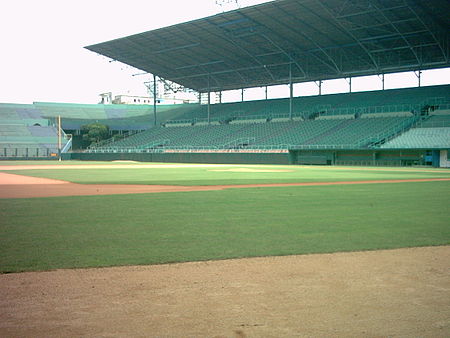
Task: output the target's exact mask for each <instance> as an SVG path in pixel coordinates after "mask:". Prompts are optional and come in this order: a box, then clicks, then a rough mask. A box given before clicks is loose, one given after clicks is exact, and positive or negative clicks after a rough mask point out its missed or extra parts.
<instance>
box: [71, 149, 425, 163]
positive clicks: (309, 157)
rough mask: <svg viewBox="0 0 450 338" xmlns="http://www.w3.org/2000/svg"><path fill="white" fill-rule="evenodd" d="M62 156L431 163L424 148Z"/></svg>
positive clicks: (75, 155)
mask: <svg viewBox="0 0 450 338" xmlns="http://www.w3.org/2000/svg"><path fill="white" fill-rule="evenodd" d="M63 159H73V160H83V161H114V160H131V161H140V162H168V163H224V164H233V163H239V164H300V165H356V166H394V167H400V166H415V165H428V166H432V165H433V161H432V159H431V157H430V151H427V150H415V149H412V150H411V149H409V150H384V149H383V150H339V151H337V150H291V151H290V152H289V153H72V154H63Z"/></svg>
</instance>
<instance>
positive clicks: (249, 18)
mask: <svg viewBox="0 0 450 338" xmlns="http://www.w3.org/2000/svg"><path fill="white" fill-rule="evenodd" d="M449 12H450V4H449V3H448V1H445V0H436V1H424V0H417V1H409V0H393V1H389V2H386V1H380V0H366V1H361V2H348V1H342V0H332V1H326V2H324V1H317V0H277V1H271V2H267V3H263V4H260V5H256V6H251V7H246V8H241V9H237V10H233V11H229V12H224V13H221V14H217V15H214V16H211V17H207V18H202V19H198V20H194V21H190V22H186V23H181V24H177V25H174V26H169V27H165V28H160V29H156V30H152V31H148V32H144V33H140V34H136V35H132V36H128V37H124V38H119V39H116V40H112V41H107V42H103V43H99V44H96V45H92V46H88V47H86V48H87V49H89V50H91V51H93V52H96V53H98V54H101V55H103V56H106V57H108V58H110V59H112V60H117V61H120V62H123V63H125V64H127V65H130V66H132V67H135V68H138V69H141V70H143V71H145V72H148V73H149V74H153V75H154V78H155V79H156V77H158V78H162V79H165V80H168V81H171V82H173V83H177V84H180V85H182V86H184V87H185V88H190V89H192V90H195V91H196V92H198V93H199V96H200V100H199V103H197V104H178V105H158V106H156V104H155V105H154V106H152V105H136V106H134V105H133V106H131V105H130V106H128V105H111V104H110V105H103V104H99V105H80V104H63V103H41V102H37V103H34V104H32V105H10V104H0V112H1V120H0V156H2V157H4V158H9V157H14V156H17V157H20V156H25V157H34V156H39V155H40V156H44V155H47V156H48V154H49V153H50V152H51V153H54V152H55V150H54V149H52V148H51V146H50V144H51V143H52V142H50V141H49V140H50V139H51V138H53V145H54V140H55V135H56V134H57V129H58V128H57V125H56V124H55V119H56V117H58V116H60V117H61V121H62V122H61V128H62V130H63V131H64V132H63V133H62V134H64V135H66V134H71V135H73V137H72V138H73V140H74V141H73V142H74V143H75V145H76V142H75V139H76V136H79V135H80V131H81V129H82V126H83V125H86V124H89V123H91V122H99V123H102V124H105V125H107V126H108V127H109V131H110V136H111V138H110V139H108V140H105V141H101V142H98V143H94V144H92V145H90V146H89V148H88V149H84V150H82V149H78V150H77V148H79V147H78V146H74V148H75V149H74V150H77V151H69V149H70V147H71V146H73V143H72V141H70V142H69V141H66V142H65V143H64V149H63V153H64V154H63V157H65V158H74V159H89V160H91V159H92V160H93V159H97V160H112V159H130V160H142V161H161V162H164V161H170V162H179V161H183V162H218V163H236V162H239V163H282V164H287V163H291V164H332V165H394V166H406V165H430V166H431V165H432V166H435V167H439V166H441V167H449V166H450V164H449V163H450V152H449V149H450V90H449V89H450V85H439V86H421V72H422V71H425V70H429V69H438V68H448V67H450V61H449V54H450V53H449V52H450V47H449V46H450V43H449V42H450V41H449V34H448V32H449V31H450V30H449V28H450V27H449V26H450V25H449V21H448V17H447V16H448V13H449ZM397 72H415V74H416V75H417V80H418V87H415V88H402V89H384V77H385V75H386V74H391V73H397ZM370 75H376V76H379V78H380V79H381V82H382V84H383V88H380V89H381V90H376V91H370V92H353V91H352V81H351V80H352V78H356V77H362V76H370ZM331 79H346V80H347V82H348V85H349V90H348V91H349V92H348V93H340V94H327V95H325V94H322V93H321V85H322V82H323V81H326V80H331ZM305 82H315V83H316V84H317V86H318V88H319V95H315V96H294V84H297V83H305ZM276 85H286V86H288V88H289V97H287V98H281V99H268V98H267V96H266V99H264V100H255V101H244V100H242V102H232V103H222V102H220V99H219V102H217V103H212V100H211V96H212V95H213V94H214V95H216V94H218V97H219V98H221V97H222V95H221V93H222V92H225V91H230V90H242V91H243V90H244V89H245V88H255V87H263V88H266V93H267V88H268V87H270V86H276ZM50 134H51V135H50ZM19 135H20V136H19ZM66 138H67V139H70V137H66ZM67 144H70V145H69V146H67ZM32 145H33V146H34V147H35V148H36V149H41V150H39V151H36V150H32V151H31V152H30V151H29V150H28V149H32V148H33V147H32ZM19 149H22V150H19ZM24 149H25V150H24ZM45 149H47V150H45Z"/></svg>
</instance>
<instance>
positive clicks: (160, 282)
mask: <svg viewBox="0 0 450 338" xmlns="http://www.w3.org/2000/svg"><path fill="white" fill-rule="evenodd" d="M449 261H450V247H448V246H444V247H430V248H412V249H399V250H386V251H372V252H354V253H338V254H323V255H303V256H287V257H267V258H251V259H241V260H225V261H215V262H213V261H208V262H194V263H184V264H169V265H156V266H132V267H116V268H103V269H75V270H57V271H50V272H34V273H31V272H30V273H14V274H5V275H0V285H1V287H0V336H3V337H80V336H83V337H125V336H126V337H244V336H245V337H399V336H400V337H413V336H414V337H448V336H449V335H450V319H449V318H450V288H449V285H450V270H449V269H448V262H449Z"/></svg>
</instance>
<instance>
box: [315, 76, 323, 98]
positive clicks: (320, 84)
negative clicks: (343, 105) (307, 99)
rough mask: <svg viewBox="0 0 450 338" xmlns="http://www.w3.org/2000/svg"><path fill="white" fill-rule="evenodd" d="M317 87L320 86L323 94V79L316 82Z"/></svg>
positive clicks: (320, 91) (320, 92)
mask: <svg viewBox="0 0 450 338" xmlns="http://www.w3.org/2000/svg"><path fill="white" fill-rule="evenodd" d="M316 85H317V87H319V95H322V80H319V81H317V82H316Z"/></svg>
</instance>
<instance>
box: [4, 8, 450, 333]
mask: <svg viewBox="0 0 450 338" xmlns="http://www.w3.org/2000/svg"><path fill="white" fill-rule="evenodd" d="M449 13H450V3H449V2H448V1H445V0H433V1H425V0H392V1H382V0H364V1H345V0H329V1H318V0H275V1H269V2H265V3H262V4H258V5H252V6H248V7H243V8H238V9H234V10H231V11H225V12H223V13H219V14H215V15H213V16H209V17H204V18H200V19H195V20H192V21H188V22H184V23H179V24H174V25H171V26H166V27H163V28H158V29H154V30H150V31H146V32H143V33H139V34H134V35H129V36H125V37H120V38H117V39H114V40H110V41H106V42H101V43H96V44H92V45H89V46H86V49H87V50H89V51H90V52H92V53H97V54H99V55H100V56H101V57H106V58H108V59H110V60H112V61H114V62H121V63H123V64H126V65H129V66H131V67H134V68H137V69H139V70H141V71H143V72H145V73H147V74H151V75H152V77H153V79H154V81H153V82H152V86H153V87H152V86H149V89H150V90H153V94H154V95H153V97H152V98H151V99H152V102H150V103H148V104H111V103H102V104H80V103H57V102H33V103H30V104H19V103H0V244H1V245H0V295H1V301H0V304H1V306H0V319H1V320H0V336H2V337H448V336H450V319H449V318H450V288H449V285H450V270H449V262H450V246H449V245H450V217H449V214H450V208H449V206H450V84H440V85H422V83H421V81H422V76H423V75H422V74H423V73H425V72H426V71H429V70H440V69H447V68H449V67H450V59H449V55H450V37H449V32H450V22H449V17H448V14H449ZM401 72H410V73H412V74H414V75H415V77H416V80H417V86H415V87H404V88H395V89H390V88H385V77H386V78H387V77H388V76H389V75H390V74H396V73H401ZM361 77H373V78H374V79H377V81H378V82H379V83H380V86H381V88H378V89H377V90H371V91H355V90H354V87H353V86H354V84H355V82H357V81H358V79H359V78H361ZM337 79H340V80H345V84H346V86H347V88H346V90H345V91H344V92H340V93H333V94H327V93H323V92H322V85H323V84H325V83H326V82H327V81H332V80H337ZM158 81H159V82H160V83H164V85H165V86H166V87H171V88H175V87H176V88H178V90H179V88H184V89H188V90H189V91H192V92H195V93H197V94H198V102H195V103H180V104H175V103H173V104H160V103H158V102H157V95H156V94H157V90H156V85H157V83H158ZM304 83H311V84H313V85H314V86H316V88H317V91H318V92H317V94H315V95H301V93H300V92H299V90H298V88H300V87H298V85H299V84H304ZM447 83H448V82H447ZM274 86H284V88H287V89H288V91H287V92H288V95H287V96H286V97H281V98H269V96H268V91H269V90H270V88H272V87H274ZM255 88H258V90H259V91H260V92H261V93H262V96H263V97H262V98H258V99H249V100H245V95H246V93H248V92H249V91H251V90H253V89H255ZM184 89H183V90H184ZM227 91H234V92H237V93H238V94H239V95H240V96H241V100H237V101H235V102H225V100H223V95H225V93H226V92H227ZM92 125H97V126H103V127H105V130H106V132H104V134H103V136H102V137H101V138H99V137H97V138H95V137H90V134H89V133H90V131H87V130H88V129H87V128H88V127H89V126H92ZM87 126H88V127H87ZM91 130H93V129H91Z"/></svg>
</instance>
